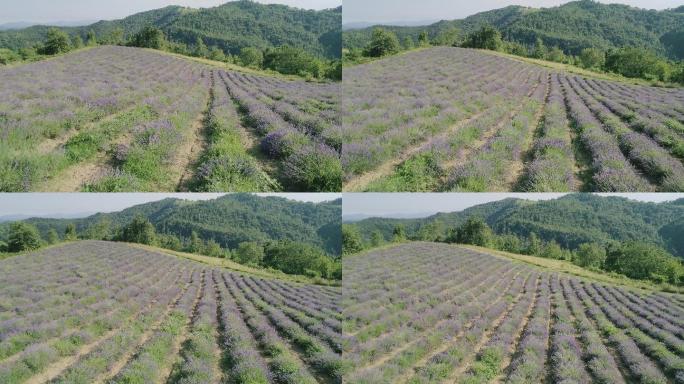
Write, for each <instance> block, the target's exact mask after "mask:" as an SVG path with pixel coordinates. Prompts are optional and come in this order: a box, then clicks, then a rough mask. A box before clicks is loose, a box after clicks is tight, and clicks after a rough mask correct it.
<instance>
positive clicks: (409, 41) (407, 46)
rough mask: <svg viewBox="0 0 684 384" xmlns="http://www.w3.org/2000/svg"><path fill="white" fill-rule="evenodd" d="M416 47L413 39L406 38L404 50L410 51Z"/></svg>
mask: <svg viewBox="0 0 684 384" xmlns="http://www.w3.org/2000/svg"><path fill="white" fill-rule="evenodd" d="M415 47H416V43H415V42H414V41H413V37H411V36H406V37H405V38H404V49H405V50H407V51H409V50H411V49H413V48H415Z"/></svg>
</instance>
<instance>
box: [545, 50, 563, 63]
mask: <svg viewBox="0 0 684 384" xmlns="http://www.w3.org/2000/svg"><path fill="white" fill-rule="evenodd" d="M546 59H547V60H549V61H554V62H556V63H564V62H565V60H566V57H565V53H564V52H563V50H562V49H560V48H558V47H553V48H551V50H550V51H549V53H547V55H546Z"/></svg>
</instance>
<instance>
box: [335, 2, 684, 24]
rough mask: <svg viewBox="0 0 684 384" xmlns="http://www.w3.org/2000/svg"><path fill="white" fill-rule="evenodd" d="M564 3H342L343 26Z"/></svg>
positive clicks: (448, 17)
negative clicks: (512, 6)
mask: <svg viewBox="0 0 684 384" xmlns="http://www.w3.org/2000/svg"><path fill="white" fill-rule="evenodd" d="M600 1H601V2H602V3H622V4H627V5H631V6H634V7H639V8H648V9H665V8H675V7H677V6H680V5H682V4H684V0H619V1H611V0H600ZM567 2H568V0H478V1H465V0H457V1H454V0H344V8H343V10H342V20H343V23H353V22H360V21H368V22H375V23H381V22H391V21H424V20H452V19H462V18H464V17H466V16H470V15H472V14H475V13H478V12H482V11H489V10H492V9H496V8H503V7H506V6H508V5H523V6H528V7H553V6H556V5H561V4H564V3H567Z"/></svg>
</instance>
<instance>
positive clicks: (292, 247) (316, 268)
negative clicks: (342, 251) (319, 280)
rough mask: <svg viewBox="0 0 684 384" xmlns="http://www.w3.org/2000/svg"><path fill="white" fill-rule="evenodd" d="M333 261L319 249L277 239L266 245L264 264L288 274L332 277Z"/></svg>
mask: <svg viewBox="0 0 684 384" xmlns="http://www.w3.org/2000/svg"><path fill="white" fill-rule="evenodd" d="M335 264H336V263H335V262H334V261H333V260H332V259H331V258H330V257H328V256H326V255H325V254H324V253H323V251H321V250H320V249H318V248H316V247H314V246H311V245H309V244H305V243H300V242H295V241H287V240H286V241H279V242H275V243H271V244H269V245H268V246H267V247H266V250H265V255H264V265H266V266H268V267H271V268H275V269H278V270H281V271H283V272H285V273H289V274H297V275H307V276H311V277H325V278H328V279H330V278H334V275H335V273H334V271H335V269H336V268H335Z"/></svg>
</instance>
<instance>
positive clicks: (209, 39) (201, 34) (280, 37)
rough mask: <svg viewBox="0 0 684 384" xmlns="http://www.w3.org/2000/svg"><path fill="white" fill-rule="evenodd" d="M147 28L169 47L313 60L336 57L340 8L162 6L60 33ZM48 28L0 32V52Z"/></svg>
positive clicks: (244, 0)
mask: <svg viewBox="0 0 684 384" xmlns="http://www.w3.org/2000/svg"><path fill="white" fill-rule="evenodd" d="M149 25H151V26H155V27H157V28H159V29H161V30H162V31H163V32H164V34H165V35H166V36H167V37H168V39H169V40H170V41H172V42H177V43H184V44H188V45H192V44H195V42H196V41H197V38H202V40H203V41H204V43H205V44H206V45H207V46H210V47H211V46H215V47H218V48H220V49H222V50H223V51H225V52H226V53H231V54H238V53H239V52H240V50H241V49H242V48H244V47H254V48H259V49H262V50H263V49H266V48H274V47H279V46H283V45H290V46H293V47H298V48H303V49H304V50H306V51H307V52H309V53H311V54H313V55H315V56H319V57H327V58H338V57H340V55H341V39H340V34H341V31H342V7H338V8H335V9H327V10H321V11H316V10H305V9H298V8H293V7H289V6H285V5H278V4H259V3H256V2H253V1H249V0H239V1H233V2H228V3H225V4H223V5H220V6H217V7H212V8H200V9H195V8H188V7H180V6H168V7H165V8H161V9H155V10H151V11H146V12H141V13H137V14H134V15H131V16H128V17H126V18H124V19H120V20H111V21H104V20H103V21H98V22H97V23H94V24H91V25H87V26H80V27H64V28H62V29H63V30H64V31H65V32H67V33H68V34H69V35H71V36H72V37H73V36H77V35H78V36H80V37H81V38H82V39H84V40H85V39H86V38H87V34H88V32H89V31H93V32H94V33H95V35H96V37H97V40H98V41H106V40H108V39H110V38H111V36H112V35H113V34H115V33H116V31H117V30H122V31H123V38H124V39H128V37H130V36H131V35H133V34H135V33H137V32H138V31H140V30H141V29H142V28H144V27H146V26H149ZM48 29H49V26H44V25H39V26H32V27H29V28H24V29H19V30H8V31H1V32H0V48H9V49H12V50H15V51H16V50H18V49H20V48H28V47H32V46H35V45H38V44H41V43H42V42H43V41H44V40H45V36H46V34H47V30H48Z"/></svg>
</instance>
